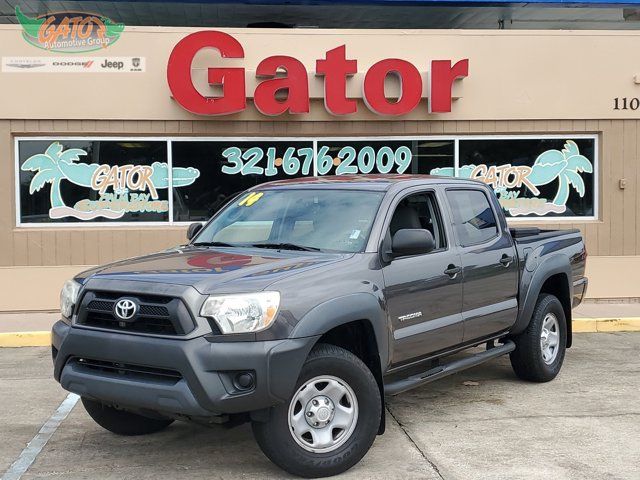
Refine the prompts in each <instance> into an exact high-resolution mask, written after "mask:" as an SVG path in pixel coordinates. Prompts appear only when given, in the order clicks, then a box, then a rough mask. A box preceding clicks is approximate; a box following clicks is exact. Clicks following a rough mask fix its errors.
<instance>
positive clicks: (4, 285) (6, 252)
mask: <svg viewBox="0 0 640 480" xmlns="http://www.w3.org/2000/svg"><path fill="white" fill-rule="evenodd" d="M639 129H640V121H636V120H624V121H622V120H589V121H583V120H562V121H556V120H537V121H451V122H448V121H447V122H443V121H424V122H418V121H393V122H391V121H385V122H297V123H285V122H214V121H154V122H150V121H102V120H28V121H25V120H11V121H8V120H5V121H2V120H0V158H5V159H9V161H3V162H1V163H0V266H2V267H15V268H2V269H0V291H3V294H4V293H6V294H7V295H6V297H5V298H6V299H7V300H4V301H3V302H2V307H1V308H0V309H2V310H34V309H49V308H55V306H56V305H57V295H58V290H59V286H60V285H61V283H62V281H63V280H64V279H65V278H67V277H69V276H70V275H71V274H72V273H73V272H75V271H79V270H81V269H82V268H83V267H76V266H77V265H80V266H82V265H97V264H101V263H105V262H109V261H113V260H117V259H121V258H126V257H130V256H134V255H139V254H142V253H147V252H152V251H157V250H160V249H162V248H166V247H169V246H171V245H176V244H179V243H182V242H184V241H185V237H184V234H185V231H184V230H185V229H184V227H178V226H163V227H145V228H141V227H138V226H136V225H132V226H131V227H108V226H104V227H102V226H98V227H96V226H92V227H82V226H81V225H79V226H78V227H74V228H68V227H65V228H62V227H58V228H56V227H47V228H34V227H31V228H29V227H21V228H16V227H15V201H14V190H15V187H14V174H15V172H14V164H13V158H14V152H13V148H14V147H13V142H12V138H13V136H16V135H26V134H40V135H47V136H56V135H60V136H63V135H88V136H99V135H141V136H144V135H167V136H180V135H188V136H207V137H215V136H230V135H246V136H266V137H278V136H285V135H296V136H298V135H299V136H310V137H312V136H322V135H326V136H331V135H336V136H337V135H343V136H344V135H353V136H382V135H390V134H393V135H454V134H455V135H467V134H469V135H478V134H525V133H526V134H536V133H539V134H547V133H559V134H566V135H567V136H571V134H576V133H594V134H597V135H598V136H599V150H600V151H599V161H600V168H599V172H598V175H599V185H600V187H599V188H600V195H599V197H600V204H599V219H598V220H591V221H586V222H581V223H567V222H554V223H551V222H549V221H544V222H540V223H538V224H540V225H543V226H544V227H546V228H574V227H575V228H579V229H580V230H581V231H582V233H583V235H584V237H585V241H586V244H587V249H588V251H589V259H588V263H589V271H588V273H589V275H590V277H591V285H590V288H589V297H591V298H616V297H640V222H639V221H638V220H639V219H638V215H639V214H640V211H639V209H638V205H639V203H640V199H639V198H638V188H637V184H638V175H639V172H638V158H637V155H638V153H639V152H640V135H639V134H638V133H639ZM621 178H626V179H627V187H626V188H625V189H624V190H622V189H620V188H619V186H618V184H619V180H620V179H621ZM25 266H26V267H40V266H46V267H48V268H46V269H39V268H27V269H24V268H23V267H25ZM55 266H60V267H61V268H59V269H56V268H53V267H55ZM620 272H623V273H622V274H621V273H620ZM30 278H31V279H33V280H34V281H27V283H22V281H17V280H18V279H19V280H25V279H30ZM24 285H38V289H40V297H41V299H39V300H33V296H32V294H31V293H30V292H28V291H27V290H25V289H24Z"/></svg>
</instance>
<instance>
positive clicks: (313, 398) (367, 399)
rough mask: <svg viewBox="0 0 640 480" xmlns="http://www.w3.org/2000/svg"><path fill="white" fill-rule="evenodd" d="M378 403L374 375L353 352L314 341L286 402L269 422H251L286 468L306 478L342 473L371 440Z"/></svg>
mask: <svg viewBox="0 0 640 480" xmlns="http://www.w3.org/2000/svg"><path fill="white" fill-rule="evenodd" d="M381 415H382V407H381V401H380V390H379V388H378V384H377V382H376V379H375V378H374V376H373V374H372V373H371V371H370V370H369V369H368V368H367V366H366V365H365V364H364V363H363V362H362V361H361V360H360V359H359V358H358V357H356V356H355V355H353V354H352V353H351V352H349V351H347V350H345V349H343V348H340V347H336V346H334V345H326V344H321V345H318V346H316V347H315V348H314V349H313V350H312V351H311V353H310V354H309V357H308V358H307V360H306V362H305V364H304V365H303V367H302V371H301V373H300V376H299V378H298V382H297V384H296V389H295V391H294V393H293V395H292V396H291V398H290V399H289V402H288V403H285V404H282V405H279V406H277V407H274V408H273V409H272V412H271V415H270V417H269V420H268V421H267V422H257V421H256V422H253V433H254V435H255V438H256V441H257V442H258V445H259V446H260V448H261V449H262V451H263V452H264V453H265V455H266V456H267V457H269V459H270V460H271V461H272V462H273V463H275V464H276V465H278V466H279V467H280V468H282V469H283V470H286V471H287V472H289V473H292V474H294V475H298V476H301V477H307V478H311V477H313V478H317V477H328V476H331V475H337V474H339V473H342V472H344V471H346V470H348V469H349V468H351V467H352V466H353V465H355V464H356V463H358V462H359V461H360V459H361V458H362V457H364V455H365V454H366V453H367V451H368V450H369V448H371V445H372V444H373V441H374V440H375V437H376V434H377V432H378V427H379V425H380V418H381Z"/></svg>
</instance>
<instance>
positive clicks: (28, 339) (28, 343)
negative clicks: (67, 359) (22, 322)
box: [0, 331, 51, 347]
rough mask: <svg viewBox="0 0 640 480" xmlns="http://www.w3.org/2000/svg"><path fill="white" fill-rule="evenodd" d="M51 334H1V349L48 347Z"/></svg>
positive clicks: (45, 332) (46, 332)
mask: <svg viewBox="0 0 640 480" xmlns="http://www.w3.org/2000/svg"><path fill="white" fill-rule="evenodd" d="M49 345H51V332H49V331H44V332H8V333H0V347H48V346H49Z"/></svg>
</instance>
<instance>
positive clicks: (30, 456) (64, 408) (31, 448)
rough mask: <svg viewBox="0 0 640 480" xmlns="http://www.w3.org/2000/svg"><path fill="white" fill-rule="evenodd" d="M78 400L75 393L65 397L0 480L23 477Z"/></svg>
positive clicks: (14, 479)
mask: <svg viewBox="0 0 640 480" xmlns="http://www.w3.org/2000/svg"><path fill="white" fill-rule="evenodd" d="M79 398H80V397H79V396H78V395H76V394H75V393H70V394H69V395H67V398H65V399H64V401H63V402H62V403H61V404H60V406H59V407H58V409H57V410H56V411H55V412H54V413H53V415H51V416H50V417H49V419H48V420H47V421H46V422H45V423H44V425H42V428H40V431H39V432H38V433H37V434H36V436H35V437H33V438H32V439H31V441H30V442H29V443H27V446H26V447H24V450H22V453H21V454H20V456H19V457H18V458H17V460H16V461H15V462H13V463H12V464H11V466H10V467H9V469H8V470H7V471H6V472H5V473H4V475H3V476H2V480H18V479H19V478H20V477H22V475H24V473H25V472H26V471H27V470H28V469H29V467H30V466H31V464H32V463H33V462H34V461H35V459H36V457H37V456H38V455H39V454H40V452H41V451H42V449H43V448H44V446H45V445H46V444H47V442H48V441H49V439H50V438H51V437H52V436H53V434H54V433H56V430H57V429H58V427H59V426H60V424H61V423H62V421H63V420H64V419H65V418H67V415H69V413H70V412H71V410H72V409H73V407H74V406H75V404H76V403H77V402H78V399H79Z"/></svg>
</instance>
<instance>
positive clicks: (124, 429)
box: [82, 397, 173, 436]
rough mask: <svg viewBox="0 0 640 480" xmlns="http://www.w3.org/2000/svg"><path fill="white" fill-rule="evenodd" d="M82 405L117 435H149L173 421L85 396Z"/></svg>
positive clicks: (95, 418) (104, 426)
mask: <svg viewBox="0 0 640 480" xmlns="http://www.w3.org/2000/svg"><path fill="white" fill-rule="evenodd" d="M82 405H84V408H85V410H86V411H87V413H88V414H89V416H90V417H91V418H93V420H94V421H95V422H96V423H97V424H98V425H100V426H101V427H102V428H104V429H106V430H109V431H110V432H113V433H115V434H117V435H127V436H133V435H147V434H149V433H156V432H159V431H160V430H164V429H165V428H167V427H168V426H169V425H171V424H172V423H173V420H172V419H170V418H167V419H163V418H149V417H143V416H142V415H137V414H135V413H131V412H127V411H125V410H118V409H116V408H114V407H110V406H108V405H103V404H102V403H100V402H96V401H95V400H89V399H88V398H84V397H82Z"/></svg>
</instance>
